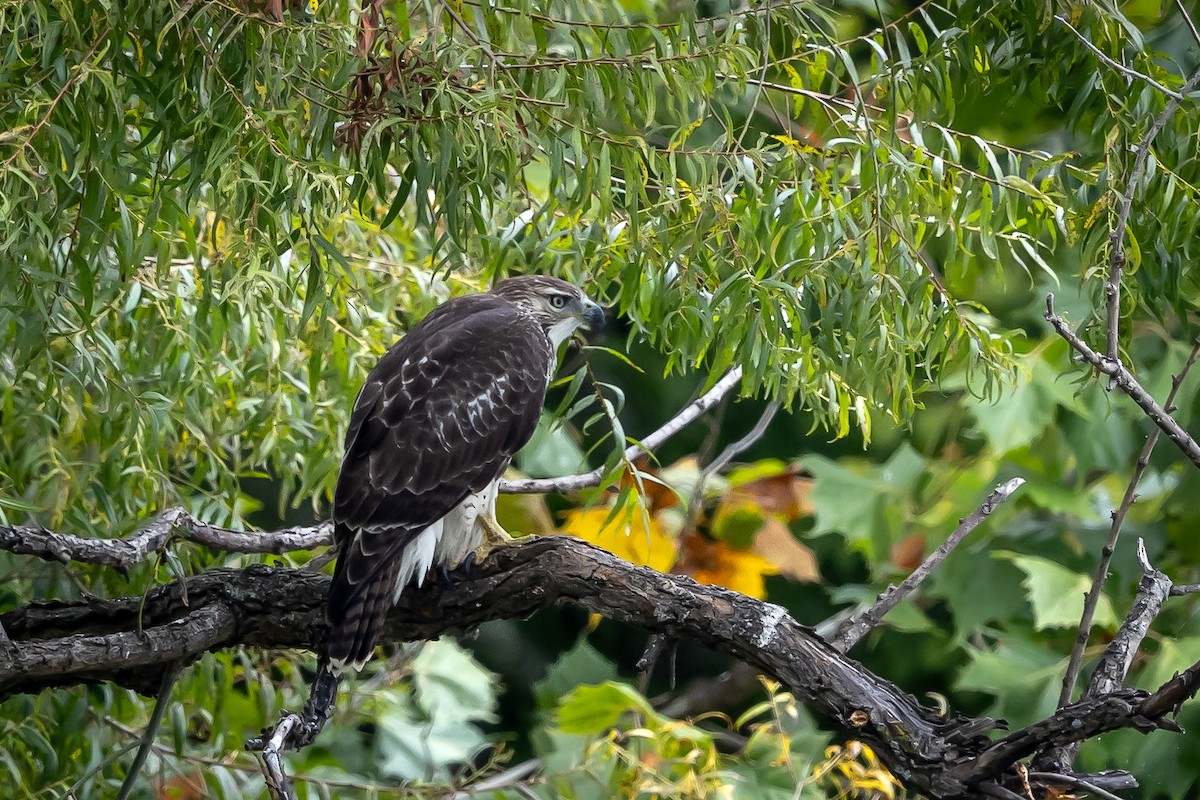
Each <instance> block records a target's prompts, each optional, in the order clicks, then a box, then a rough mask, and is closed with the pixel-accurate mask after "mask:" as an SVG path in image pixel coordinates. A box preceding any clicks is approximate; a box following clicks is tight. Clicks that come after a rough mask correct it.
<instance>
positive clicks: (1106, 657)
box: [1084, 539, 1171, 697]
mask: <svg viewBox="0 0 1200 800" xmlns="http://www.w3.org/2000/svg"><path fill="white" fill-rule="evenodd" d="M1137 555H1138V561H1139V562H1141V565H1142V579H1141V581H1140V582H1139V583H1138V590H1137V594H1136V595H1135V596H1134V599H1133V603H1132V604H1131V605H1130V607H1129V612H1128V613H1127V614H1126V615H1125V620H1124V621H1123V622H1122V623H1121V627H1120V628H1118V629H1117V634H1116V635H1115V636H1114V637H1113V639H1112V641H1111V642H1109V643H1108V646H1107V647H1105V648H1104V654H1103V655H1102V656H1101V657H1100V663H1098V664H1097V665H1096V669H1095V670H1093V671H1092V678H1091V680H1090V681H1089V682H1088V688H1087V692H1086V694H1085V695H1084V696H1085V697H1099V696H1101V695H1104V694H1108V693H1109V692H1112V691H1113V690H1115V689H1118V688H1120V687H1121V686H1122V685H1124V683H1125V676H1126V675H1128V674H1129V667H1130V665H1132V664H1133V657H1134V656H1135V655H1137V651H1138V648H1139V647H1141V644H1142V640H1143V639H1145V638H1146V634H1147V633H1149V632H1150V624H1151V623H1152V622H1154V620H1155V618H1156V617H1157V616H1158V615H1159V612H1161V611H1162V607H1163V604H1164V603H1166V602H1167V598H1168V597H1170V595H1171V579H1170V578H1168V577H1167V576H1166V575H1165V574H1163V573H1162V572H1159V571H1158V570H1156V569H1155V568H1154V567H1153V566H1152V565H1151V564H1150V559H1149V557H1148V556H1147V555H1146V543H1145V542H1143V541H1142V540H1141V539H1138V544H1137Z"/></svg>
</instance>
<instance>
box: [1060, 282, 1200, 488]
mask: <svg viewBox="0 0 1200 800" xmlns="http://www.w3.org/2000/svg"><path fill="white" fill-rule="evenodd" d="M1045 318H1046V321H1047V322H1049V323H1050V325H1051V326H1052V327H1053V328H1054V330H1055V331H1056V332H1057V333H1058V335H1059V336H1061V337H1062V338H1064V339H1066V340H1067V343H1068V344H1070V345H1071V347H1073V348H1074V349H1075V352H1077V353H1079V355H1080V356H1082V357H1083V360H1084V361H1086V362H1087V363H1089V364H1091V365H1092V366H1093V367H1095V368H1096V370H1097V371H1098V372H1100V373H1101V374H1103V375H1108V376H1109V377H1110V378H1112V383H1113V384H1114V385H1115V386H1116V387H1117V388H1118V389H1120V390H1121V391H1122V392H1124V393H1125V394H1126V395H1128V397H1129V399H1131V400H1133V402H1135V403H1137V405H1138V407H1139V408H1141V409H1142V411H1144V412H1145V414H1146V416H1147V417H1149V418H1150V421H1151V422H1153V423H1154V424H1155V425H1157V426H1158V427H1159V428H1160V429H1161V430H1162V432H1163V433H1165V434H1166V435H1167V438H1168V439H1170V440H1171V441H1172V442H1174V443H1175V446H1176V447H1178V448H1179V449H1180V450H1181V451H1183V454H1184V455H1185V456H1187V458H1188V460H1189V461H1191V462H1192V463H1193V464H1195V465H1196V466H1197V467H1200V445H1197V444H1196V440H1195V439H1193V438H1192V437H1191V435H1190V434H1188V432H1187V431H1185V430H1184V429H1183V426H1181V425H1180V424H1179V423H1178V422H1176V421H1175V420H1174V418H1172V417H1171V415H1170V414H1168V413H1167V411H1166V409H1164V408H1163V407H1162V406H1160V405H1159V404H1158V403H1156V402H1155V401H1154V398H1153V397H1151V396H1150V393H1149V392H1147V391H1146V390H1145V388H1143V386H1142V385H1141V384H1140V383H1138V381H1137V378H1135V377H1133V373H1131V372H1130V371H1129V370H1128V369H1126V368H1125V366H1124V365H1123V364H1121V362H1120V360H1113V359H1110V358H1108V357H1107V356H1102V355H1100V354H1099V353H1097V352H1096V351H1095V350H1093V349H1092V348H1091V347H1089V346H1088V344H1087V343H1086V342H1085V341H1083V340H1082V339H1080V338H1079V336H1078V335H1077V334H1076V333H1075V331H1073V330H1071V328H1070V326H1068V325H1067V323H1066V320H1064V319H1063V318H1062V317H1060V316H1058V315H1057V314H1055V313H1054V295H1052V294H1048V295H1046V314H1045Z"/></svg>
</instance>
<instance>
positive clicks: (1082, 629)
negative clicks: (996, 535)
mask: <svg viewBox="0 0 1200 800" xmlns="http://www.w3.org/2000/svg"><path fill="white" fill-rule="evenodd" d="M1197 356H1200V337H1197V338H1196V340H1195V342H1193V343H1192V351H1191V353H1189V354H1188V358H1187V361H1186V362H1185V363H1184V365H1183V368H1182V369H1180V370H1179V373H1178V374H1177V375H1175V377H1173V378H1172V379H1171V390H1170V391H1169V392H1168V393H1167V400H1166V403H1165V404H1164V406H1165V410H1166V411H1167V413H1168V414H1169V413H1171V412H1173V411H1174V410H1175V408H1174V406H1175V397H1176V395H1178V394H1179V387H1180V386H1182V385H1183V381H1184V379H1185V378H1187V374H1188V371H1189V370H1191V368H1192V365H1194V364H1195V363H1196V357H1197ZM1161 433H1162V431H1161V430H1160V429H1159V428H1151V430H1150V433H1149V434H1148V435H1147V436H1146V444H1145V445H1144V446H1143V447H1142V452H1141V453H1140V454H1139V455H1138V458H1137V463H1136V464H1134V467H1133V475H1131V476H1130V478H1129V485H1128V486H1126V487H1125V496H1124V497H1122V498H1121V504H1120V505H1119V506H1117V509H1116V510H1115V511H1113V512H1112V524H1111V525H1110V526H1109V529H1108V540H1107V541H1106V542H1105V543H1104V547H1103V548H1102V549H1101V550H1100V560H1099V562H1097V564H1096V572H1095V574H1094V575H1093V576H1092V586H1091V588H1090V589H1088V592H1087V594H1086V595H1084V600H1083V614H1082V615H1081V616H1080V618H1079V629H1078V631H1077V632H1076V634H1075V646H1074V647H1073V648H1071V657H1070V659H1069V660H1068V662H1067V672H1066V674H1065V675H1064V676H1063V686H1062V692H1061V693H1059V696H1058V707H1059V708H1062V707H1063V706H1065V705H1066V704H1067V703H1069V702H1071V695H1072V694H1074V692H1075V683H1076V681H1077V680H1078V679H1079V669H1080V666H1081V665H1082V663H1083V654H1084V652H1085V651H1086V650H1087V644H1088V639H1089V638H1090V636H1091V632H1092V620H1093V619H1094V618H1095V615H1096V607H1097V606H1098V605H1099V603H1100V596H1101V593H1102V592H1103V591H1104V583H1105V581H1107V580H1108V567H1109V565H1110V564H1111V563H1112V557H1113V553H1114V552H1115V551H1116V549H1117V539H1118V538H1119V537H1120V536H1121V527H1122V526H1123V525H1124V524H1125V517H1126V515H1128V514H1129V509H1130V507H1131V506H1133V501H1134V499H1135V498H1136V497H1137V486H1138V482H1139V481H1141V479H1142V475H1143V474H1144V473H1145V472H1146V467H1147V466H1149V464H1150V455H1151V454H1152V453H1153V452H1154V446H1155V445H1156V444H1158V437H1159V435H1160V434H1161Z"/></svg>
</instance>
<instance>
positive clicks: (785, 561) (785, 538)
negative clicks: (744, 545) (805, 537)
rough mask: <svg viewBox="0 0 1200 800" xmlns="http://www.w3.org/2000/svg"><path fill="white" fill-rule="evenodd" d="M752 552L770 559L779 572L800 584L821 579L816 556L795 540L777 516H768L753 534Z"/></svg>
mask: <svg viewBox="0 0 1200 800" xmlns="http://www.w3.org/2000/svg"><path fill="white" fill-rule="evenodd" d="M754 551H755V552H756V553H758V554H759V555H760V556H762V557H763V558H765V559H766V560H767V561H769V562H771V564H773V565H774V566H775V567H776V569H778V570H779V574H780V575H784V576H786V577H788V578H791V579H792V580H795V581H800V582H802V583H816V582H817V581H819V580H821V572H820V569H819V568H818V567H817V557H816V556H815V555H813V551H812V550H810V549H808V547H806V546H805V545H803V544H801V543H800V542H798V541H797V540H796V537H795V536H793V535H792V532H791V531H790V530H788V527H787V525H785V524H784V523H783V520H781V519H779V518H778V517H770V516H769V517H767V518H766V519H765V520H764V521H763V526H762V528H760V529H759V531H758V533H757V534H755V536H754Z"/></svg>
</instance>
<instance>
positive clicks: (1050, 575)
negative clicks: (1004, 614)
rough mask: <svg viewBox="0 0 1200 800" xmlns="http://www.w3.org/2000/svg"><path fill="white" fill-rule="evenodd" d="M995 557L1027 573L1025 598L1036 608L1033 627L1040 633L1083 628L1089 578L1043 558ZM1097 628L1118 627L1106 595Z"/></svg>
mask: <svg viewBox="0 0 1200 800" xmlns="http://www.w3.org/2000/svg"><path fill="white" fill-rule="evenodd" d="M992 555H993V557H994V558H998V559H1003V560H1005V561H1009V562H1011V563H1012V564H1013V565H1014V566H1015V567H1016V568H1017V569H1019V570H1021V571H1022V572H1024V573H1025V580H1024V581H1022V585H1023V586H1024V587H1025V597H1026V599H1027V600H1028V601H1029V605H1030V606H1031V607H1032V608H1033V618H1034V623H1033V625H1034V628H1035V629H1036V630H1039V631H1040V630H1045V629H1047V628H1069V627H1073V626H1077V625H1078V624H1079V617H1080V615H1081V614H1082V613H1083V595H1084V593H1086V592H1087V591H1088V589H1089V587H1090V586H1091V583H1092V581H1091V578H1090V577H1089V576H1087V575H1081V574H1080V573H1078V572H1073V571H1071V570H1069V569H1067V568H1066V567H1064V566H1062V565H1061V564H1056V563H1055V562H1053V561H1050V560H1049V559H1046V558H1041V557H1040V556H1030V555H1021V554H1019V553H1011V552H1005V551H999V552H996V553H993V554H992ZM1093 624H1094V625H1097V626H1100V627H1105V628H1112V627H1114V626H1115V625H1116V624H1117V616H1116V614H1115V613H1114V612H1113V607H1112V603H1111V601H1109V599H1108V597H1107V596H1105V595H1101V597H1100V602H1099V603H1098V604H1097V606H1096V614H1095V617H1094V618H1093Z"/></svg>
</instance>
